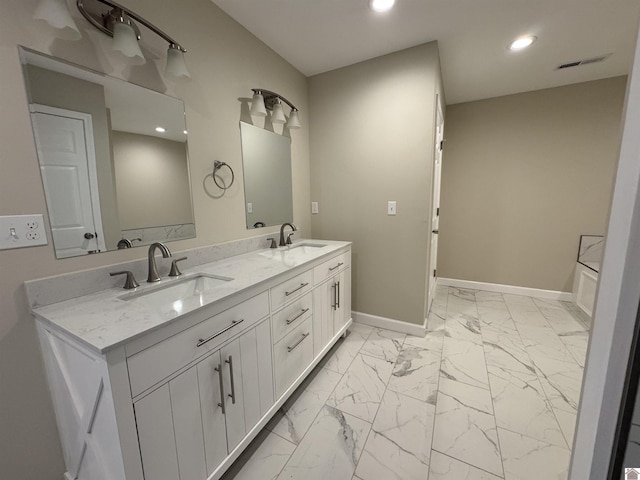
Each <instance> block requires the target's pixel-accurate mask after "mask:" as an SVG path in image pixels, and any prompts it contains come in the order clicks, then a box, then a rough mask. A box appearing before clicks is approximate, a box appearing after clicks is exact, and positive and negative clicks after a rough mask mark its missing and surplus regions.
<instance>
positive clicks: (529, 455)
mask: <svg viewBox="0 0 640 480" xmlns="http://www.w3.org/2000/svg"><path fill="white" fill-rule="evenodd" d="M498 435H499V436H500V446H501V447H502V460H503V464H504V478H505V480H540V479H544V480H566V479H567V475H568V470H569V461H570V457H571V454H570V452H569V450H568V449H567V448H562V447H557V446H555V445H550V444H548V443H545V442H541V441H539V440H535V439H533V438H530V437H527V436H524V435H521V434H518V433H513V432H510V431H508V430H505V429H502V428H499V429H498Z"/></svg>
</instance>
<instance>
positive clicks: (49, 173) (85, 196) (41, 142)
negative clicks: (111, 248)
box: [31, 105, 106, 258]
mask: <svg viewBox="0 0 640 480" xmlns="http://www.w3.org/2000/svg"><path fill="white" fill-rule="evenodd" d="M31 111H32V113H31V117H32V123H33V127H34V131H35V138H36V146H37V149H38V159H39V161H40V171H41V173H42V181H43V183H44V191H45V196H46V198H47V205H48V208H49V221H50V223H51V233H52V234H53V243H54V245H55V249H56V257H57V258H65V257H72V256H77V255H85V254H87V253H95V252H98V251H101V250H102V251H104V250H106V246H105V243H104V235H103V234H102V221H101V216H100V204H99V200H98V177H97V173H96V161H95V152H94V147H93V129H92V124H91V116H90V115H87V114H85V113H80V112H73V111H70V110H63V109H60V108H53V107H47V106H43V105H32V109H31Z"/></svg>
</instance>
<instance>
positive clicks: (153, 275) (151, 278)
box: [147, 242, 171, 283]
mask: <svg viewBox="0 0 640 480" xmlns="http://www.w3.org/2000/svg"><path fill="white" fill-rule="evenodd" d="M156 248H159V249H160V251H161V252H162V258H168V257H170V256H171V250H169V248H167V246H166V245H165V244H164V243H160V242H156V243H152V244H151V245H149V275H148V276H147V282H149V283H154V282H159V281H160V275H158V267H157V265H156Z"/></svg>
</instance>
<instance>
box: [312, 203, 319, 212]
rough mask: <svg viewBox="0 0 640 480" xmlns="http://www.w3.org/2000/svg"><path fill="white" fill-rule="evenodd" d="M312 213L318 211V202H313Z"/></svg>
mask: <svg viewBox="0 0 640 480" xmlns="http://www.w3.org/2000/svg"><path fill="white" fill-rule="evenodd" d="M311 213H318V202H311Z"/></svg>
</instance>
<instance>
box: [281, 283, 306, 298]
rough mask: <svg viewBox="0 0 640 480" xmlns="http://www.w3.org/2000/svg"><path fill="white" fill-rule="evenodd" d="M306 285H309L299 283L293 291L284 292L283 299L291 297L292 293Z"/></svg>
mask: <svg viewBox="0 0 640 480" xmlns="http://www.w3.org/2000/svg"><path fill="white" fill-rule="evenodd" d="M307 285H309V284H308V283H301V284H300V286H299V287H298V288H296V289H294V290H291V291H290V292H284V295H285V297H288V296H289V295H292V294H294V293H296V292H297V291H298V290H300V289H301V288H304V287H306V286H307Z"/></svg>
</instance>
